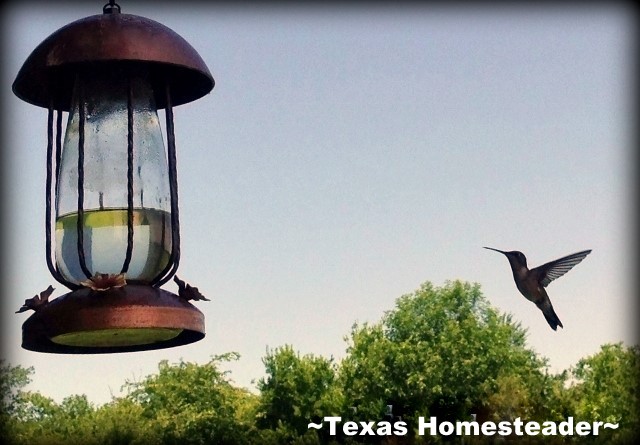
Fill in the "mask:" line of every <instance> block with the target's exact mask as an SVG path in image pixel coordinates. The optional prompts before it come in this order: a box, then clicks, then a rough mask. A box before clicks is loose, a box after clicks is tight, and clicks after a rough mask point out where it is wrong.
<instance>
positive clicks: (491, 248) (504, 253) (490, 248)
mask: <svg viewBox="0 0 640 445" xmlns="http://www.w3.org/2000/svg"><path fill="white" fill-rule="evenodd" d="M483 249H489V250H495V251H496V252H500V253H501V254H503V255H506V254H507V252H504V251H502V250H499V249H494V248H493V247H483Z"/></svg>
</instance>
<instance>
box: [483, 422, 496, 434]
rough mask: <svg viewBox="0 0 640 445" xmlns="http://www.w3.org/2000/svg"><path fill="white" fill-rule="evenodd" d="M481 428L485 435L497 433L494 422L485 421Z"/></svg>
mask: <svg viewBox="0 0 640 445" xmlns="http://www.w3.org/2000/svg"><path fill="white" fill-rule="evenodd" d="M480 429H481V430H482V434H483V435H484V436H493V435H494V434H495V433H496V424H495V423H493V422H483V423H482V427H481V428H480Z"/></svg>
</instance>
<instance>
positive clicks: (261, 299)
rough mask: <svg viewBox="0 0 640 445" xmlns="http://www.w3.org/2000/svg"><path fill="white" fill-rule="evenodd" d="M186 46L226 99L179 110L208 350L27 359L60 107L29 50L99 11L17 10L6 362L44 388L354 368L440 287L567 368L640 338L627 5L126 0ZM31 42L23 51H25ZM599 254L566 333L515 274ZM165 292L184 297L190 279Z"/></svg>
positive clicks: (183, 270) (10, 72) (575, 274)
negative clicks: (344, 362)
mask: <svg viewBox="0 0 640 445" xmlns="http://www.w3.org/2000/svg"><path fill="white" fill-rule="evenodd" d="M120 5H121V7H122V12H123V13H129V14H136V15H142V16H145V17H147V18H150V19H153V20H156V21H158V22H160V23H162V24H164V25H166V26H168V27H169V28H171V29H173V30H174V31H176V32H177V33H178V34H180V35H181V36H182V37H184V38H185V39H186V40H187V41H188V42H189V43H190V44H191V45H192V46H193V47H194V48H195V49H196V50H197V51H198V53H199V54H200V55H201V57H202V58H203V60H204V61H205V63H206V64H207V66H208V67H209V69H210V71H211V73H212V74H213V77H214V78H215V81H216V85H215V88H214V89H213V91H212V92H211V94H209V95H207V96H205V97H203V98H202V99H200V100H198V101H195V102H192V103H189V104H185V105H182V106H179V107H176V108H175V110H174V114H175V120H174V123H175V131H176V146H177V157H178V183H179V193H180V227H181V239H182V242H181V262H180V267H179V269H178V276H180V278H182V279H183V280H185V281H187V282H188V283H190V284H192V285H193V286H197V287H198V288H199V290H200V291H201V293H202V294H204V295H205V296H207V297H209V298H210V299H211V301H209V302H206V301H205V302H196V303H195V305H196V306H197V307H198V309H200V310H201V311H202V312H203V313H204V315H205V320H206V326H205V329H206V337H205V338H204V339H203V340H201V341H199V342H196V343H193V344H190V345H186V346H182V347H178V348H172V349H163V350H157V351H148V352H136V353H128V354H106V355H56V354H44V353H36V352H31V351H26V350H24V349H22V348H21V347H20V342H21V325H22V323H23V322H24V321H25V320H26V319H27V318H28V316H29V314H30V312H25V313H21V314H14V312H15V310H17V309H18V308H19V307H20V306H21V304H22V303H23V301H24V299H26V298H29V297H32V296H33V295H35V294H36V293H38V292H40V291H42V290H44V289H45V288H46V287H47V286H48V285H50V284H52V285H54V287H55V288H56V290H55V291H54V294H53V295H52V298H53V297H58V296H60V295H62V294H64V293H66V292H67V290H66V289H65V288H64V287H63V286H62V285H60V284H59V283H57V282H55V280H54V279H53V278H52V277H51V276H50V274H49V272H48V270H47V267H46V263H45V259H44V258H45V256H44V252H45V247H44V184H45V165H46V159H45V154H46V119H47V113H46V110H44V109H42V108H38V107H35V106H32V105H29V104H27V103H25V102H22V101H21V100H19V99H18V98H17V97H15V96H14V95H13V93H12V92H11V84H12V82H13V80H14V79H15V76H16V74H17V72H18V70H19V68H20V66H21V65H22V63H23V62H24V60H25V59H26V58H27V56H28V55H29V54H30V52H31V51H32V50H33V49H34V48H35V47H36V46H37V45H38V44H39V43H40V42H41V41H42V40H44V39H45V38H46V37H47V36H48V35H50V34H51V33H53V32H54V31H55V30H57V29H58V28H60V27H62V26H64V25H66V24H67V23H70V22H72V21H75V20H77V19H80V18H83V17H86V16H89V15H94V14H100V13H101V12H102V9H101V8H102V6H103V4H102V3H100V2H93V4H92V2H82V3H79V2H67V3H65V2H55V3H53V2H14V3H12V4H10V5H9V6H5V9H4V10H3V15H2V20H3V23H2V28H3V30H4V35H3V36H2V41H3V44H4V48H3V59H4V60H3V67H2V72H1V74H2V90H1V93H0V94H1V98H2V118H3V129H4V131H3V133H4V134H3V136H2V137H3V139H4V140H3V149H2V151H3V158H2V162H3V163H5V165H4V166H3V176H4V178H3V190H2V191H3V193H4V196H3V200H2V204H3V220H2V222H3V226H4V230H3V232H4V236H5V246H6V247H5V248H4V249H3V251H4V255H6V257H5V258H3V261H2V264H3V267H4V269H5V270H4V274H3V277H4V279H3V281H2V284H1V286H2V287H1V295H2V300H3V306H2V317H1V322H2V325H3V355H4V356H5V360H7V361H8V362H9V363H10V364H11V365H13V366H16V365H21V366H23V367H29V366H33V367H34V370H35V373H34V374H33V376H32V382H31V383H30V385H29V386H28V387H27V389H30V390H34V391H39V392H41V393H42V394H43V395H46V396H48V397H52V398H53V399H54V400H56V401H61V400H62V399H63V398H64V397H66V396H69V395H72V394H86V395H87V397H88V398H89V400H90V401H92V402H94V403H97V404H100V403H105V402H108V401H109V400H110V399H111V397H112V396H117V395H121V394H122V393H121V387H122V385H123V384H124V383H125V381H141V380H142V379H144V377H145V376H147V375H150V374H153V373H155V372H156V371H157V366H158V363H159V362H160V361H161V360H164V359H166V360H168V361H169V362H170V363H177V362H178V361H179V360H181V359H182V360H185V361H191V362H197V363H205V362H207V361H208V360H210V359H211V358H212V357H213V356H215V355H217V354H223V353H226V352H231V351H236V352H238V353H240V356H241V358H240V359H239V360H238V361H237V362H232V363H228V364H225V365H223V368H222V369H223V370H228V371H230V374H229V375H230V378H231V379H232V380H233V381H234V383H235V384H237V385H238V386H242V387H247V388H249V389H252V390H255V382H256V380H257V379H259V378H260V377H263V376H264V366H263V363H262V361H261V359H262V357H264V356H265V354H266V352H267V351H268V350H270V349H272V348H276V347H279V346H283V345H285V344H290V345H292V346H293V347H294V349H296V350H298V351H299V352H300V353H301V354H316V355H322V356H325V357H330V356H333V357H335V358H336V360H340V358H342V357H344V356H345V353H346V352H345V350H346V347H347V342H346V341H345V336H347V335H348V334H349V332H350V330H351V327H352V325H353V324H354V323H355V322H358V323H364V322H370V323H373V322H377V321H379V320H380V319H381V317H382V316H383V314H384V313H385V311H389V310H391V309H393V307H394V303H395V300H396V299H397V298H398V297H400V296H402V295H405V294H409V293H412V292H414V291H415V290H417V289H418V288H419V287H420V285H421V284H422V283H424V282H426V281H430V282H432V283H433V284H434V285H436V286H442V285H444V284H445V283H446V282H447V281H448V280H457V279H460V280H463V281H468V282H471V283H478V284H479V285H480V286H481V289H482V292H483V294H484V296H485V297H486V298H487V299H488V301H489V302H490V303H491V304H492V305H493V306H494V307H496V308H497V309H498V310H500V311H501V312H506V313H510V314H512V315H513V317H514V319H515V320H517V321H518V322H520V323H521V324H522V326H523V327H524V328H526V329H527V331H528V336H527V344H528V346H529V347H531V348H532V349H533V350H535V351H536V352H537V353H538V354H540V356H543V357H546V358H548V360H549V365H550V369H551V371H553V372H559V371H561V370H563V369H567V368H568V367H570V366H571V365H574V364H575V363H576V362H577V361H578V360H579V359H580V358H583V357H586V356H588V355H592V354H595V353H597V352H598V351H599V349H600V346H601V345H603V344H605V343H616V342H624V343H625V344H628V345H630V344H634V343H637V337H636V326H635V323H636V320H635V314H636V312H637V311H636V309H637V305H636V304H635V300H634V299H632V293H631V285H632V280H631V279H630V277H632V274H633V273H635V271H636V270H637V268H636V267H635V266H636V263H635V256H634V255H633V250H632V245H635V243H633V237H632V226H633V220H632V218H633V208H632V206H631V203H632V202H633V197H632V193H633V191H634V187H633V175H634V171H633V167H632V165H633V163H632V162H631V161H632V152H631V143H632V134H631V128H632V124H633V122H634V119H633V116H632V111H633V104H632V102H631V100H632V99H631V98H633V97H635V95H634V92H633V91H632V85H633V84H634V83H632V82H633V72H632V69H633V63H632V61H633V57H632V54H634V51H633V48H632V44H633V31H634V29H633V26H634V23H633V20H632V17H633V14H632V13H631V11H630V10H628V9H627V8H625V7H622V6H620V5H616V6H605V5H604V4H602V5H590V6H579V5H575V4H566V5H563V6H557V5H556V6H549V5H545V6H534V5H532V4H529V5H526V6H524V5H519V6H517V7H516V6H510V7H509V6H504V5H501V6H498V5H492V4H487V5H482V4H478V5H477V6H471V5H467V4H464V5H462V4H455V5H454V6H445V5H444V4H438V5H437V6H432V5H429V4H428V3H425V4H423V5H421V4H403V3H401V4H395V5H394V6H384V5H383V4H380V3H372V4H367V3H362V4H361V3H353V4H351V3H348V4H346V5H342V6H341V5H336V4H333V5H331V6H321V5H320V4H311V5H307V6H297V5H296V4H295V3H282V4H279V3H275V4H268V3H265V4H261V3H250V4H245V5H243V6H234V5H232V4H230V3H222V4H220V5H217V6H214V5H208V4H205V2H198V3H195V2H193V3H189V2H186V3H185V2H159V3H157V2H154V3H149V2H134V1H124V0H123V1H121V2H120ZM9 42H10V44H8V43H9ZM483 246H491V247H495V248H498V249H503V250H520V251H522V252H524V253H525V255H526V256H527V259H528V261H529V266H531V267H533V266H537V265H540V264H542V263H545V262H547V261H550V260H553V259H556V258H559V257H561V256H564V255H567V254H570V253H573V252H577V251H580V250H584V249H593V252H592V253H591V254H590V255H589V256H588V257H587V258H586V259H585V260H584V261H583V262H582V263H580V264H579V265H578V266H576V267H575V268H574V269H573V270H571V271H570V272H569V273H568V274H567V275H565V276H563V277H562V278H560V279H558V280H556V281H554V282H553V283H551V284H550V285H549V287H548V288H547V290H548V293H549V295H550V297H551V300H552V302H553V305H554V307H555V310H556V313H557V314H558V316H559V318H560V319H561V320H562V322H563V324H564V329H559V330H558V331H557V332H554V331H552V330H551V329H550V328H549V326H548V325H547V323H546V321H545V319H544V317H543V316H542V314H541V313H540V311H539V310H538V309H537V308H536V307H535V306H534V305H533V304H532V303H530V302H528V301H527V300H525V299H524V298H523V297H522V296H521V295H520V294H519V293H518V291H517V289H516V287H515V285H514V283H513V279H512V276H511V271H510V269H509V265H508V262H507V260H506V258H504V257H503V256H502V255H500V254H498V253H495V252H492V251H489V250H485V249H483V248H482V247H483ZM163 288H165V289H166V290H168V291H171V292H177V288H176V286H175V285H174V284H173V283H168V284H166V285H165V286H164V287H163Z"/></svg>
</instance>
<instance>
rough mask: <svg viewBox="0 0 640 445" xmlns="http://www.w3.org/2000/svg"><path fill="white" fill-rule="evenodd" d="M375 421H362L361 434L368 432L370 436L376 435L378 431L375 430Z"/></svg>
mask: <svg viewBox="0 0 640 445" xmlns="http://www.w3.org/2000/svg"><path fill="white" fill-rule="evenodd" d="M374 423H375V422H360V425H362V431H360V435H361V436H364V435H366V434H369V435H370V436H375V435H376V433H374V432H373V424H374Z"/></svg>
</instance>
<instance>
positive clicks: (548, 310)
mask: <svg viewBox="0 0 640 445" xmlns="http://www.w3.org/2000/svg"><path fill="white" fill-rule="evenodd" d="M538 308H539V309H540V310H541V311H542V313H543V314H544V318H545V319H546V320H547V323H549V326H551V329H553V330H554V331H555V330H556V329H558V326H560V327H561V328H564V326H562V322H561V321H560V319H559V318H558V315H557V314H556V311H554V310H553V306H552V305H551V302H550V301H549V302H548V304H541V305H539V306H538Z"/></svg>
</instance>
